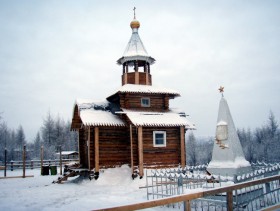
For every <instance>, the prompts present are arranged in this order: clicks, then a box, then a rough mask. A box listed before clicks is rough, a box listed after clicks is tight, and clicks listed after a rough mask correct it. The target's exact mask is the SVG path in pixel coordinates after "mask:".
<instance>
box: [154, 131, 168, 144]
mask: <svg viewBox="0 0 280 211" xmlns="http://www.w3.org/2000/svg"><path fill="white" fill-rule="evenodd" d="M153 136H154V137H153V142H154V147H166V132H165V131H154V132H153Z"/></svg>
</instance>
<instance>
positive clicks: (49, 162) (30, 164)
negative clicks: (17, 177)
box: [2, 159, 79, 171]
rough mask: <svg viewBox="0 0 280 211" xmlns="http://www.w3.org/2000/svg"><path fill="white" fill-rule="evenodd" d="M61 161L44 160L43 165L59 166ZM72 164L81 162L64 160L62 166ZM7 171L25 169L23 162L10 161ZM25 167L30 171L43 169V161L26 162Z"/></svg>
mask: <svg viewBox="0 0 280 211" xmlns="http://www.w3.org/2000/svg"><path fill="white" fill-rule="evenodd" d="M59 162H60V160H59V159H54V160H43V165H50V166H51V165H56V166H58V165H59ZM71 162H79V159H62V165H65V164H68V163H71ZM2 165H3V167H4V164H2ZM6 165H7V167H6V168H7V170H11V171H13V170H14V169H21V168H23V161H13V160H12V161H9V162H7V164H6ZM25 167H26V168H29V169H34V168H41V160H26V161H25Z"/></svg>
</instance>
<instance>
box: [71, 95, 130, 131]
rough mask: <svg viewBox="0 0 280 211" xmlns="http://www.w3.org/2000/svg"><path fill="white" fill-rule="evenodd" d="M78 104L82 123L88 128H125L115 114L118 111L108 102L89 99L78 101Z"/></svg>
mask: <svg viewBox="0 0 280 211" xmlns="http://www.w3.org/2000/svg"><path fill="white" fill-rule="evenodd" d="M76 104H77V106H78V109H79V115H80V118H81V120H82V123H83V124H84V125H86V126H125V123H124V122H123V121H122V120H121V119H120V118H119V117H118V116H117V115H115V114H114V110H117V109H116V108H115V107H114V105H113V104H112V103H109V102H108V101H107V100H105V101H98V102H94V101H93V100H89V99H77V100H76Z"/></svg>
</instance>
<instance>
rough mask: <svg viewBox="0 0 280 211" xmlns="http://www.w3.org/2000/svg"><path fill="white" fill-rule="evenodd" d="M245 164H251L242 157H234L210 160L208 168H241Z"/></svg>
mask: <svg viewBox="0 0 280 211" xmlns="http://www.w3.org/2000/svg"><path fill="white" fill-rule="evenodd" d="M247 166H251V164H250V163H249V162H248V161H247V160H245V158H244V157H236V158H235V160H234V161H230V160H224V161H216V160H215V161H211V162H210V163H209V165H208V168H241V167H247Z"/></svg>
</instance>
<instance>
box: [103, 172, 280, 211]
mask: <svg viewBox="0 0 280 211" xmlns="http://www.w3.org/2000/svg"><path fill="white" fill-rule="evenodd" d="M279 180H280V175H276V176H271V177H267V178H263V179H258V180H254V181H250V182H243V183H239V184H235V185H231V186H226V187H220V188H213V189H210V190H205V191H197V192H194V193H190V194H182V195H177V196H171V197H167V198H162V199H156V200H152V201H147V202H141V203H137V204H130V205H124V206H118V207H111V208H105V209H98V210H121V211H126V210H140V209H147V208H151V207H158V206H163V205H168V204H174V203H179V202H183V203H184V209H185V210H187V211H190V210H191V201H192V200H195V199H199V198H203V197H207V196H214V195H216V194H224V193H225V194H226V204H227V210H229V211H231V210H233V209H234V203H233V195H234V194H233V193H234V192H235V193H236V192H237V191H238V190H241V189H243V188H247V187H252V186H256V185H267V184H269V183H270V182H275V181H277V182H278V183H277V184H278V186H279V183H280V181H279ZM278 191H279V189H278ZM276 208H280V204H277V205H274V206H273V207H272V209H267V210H274V209H276Z"/></svg>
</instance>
